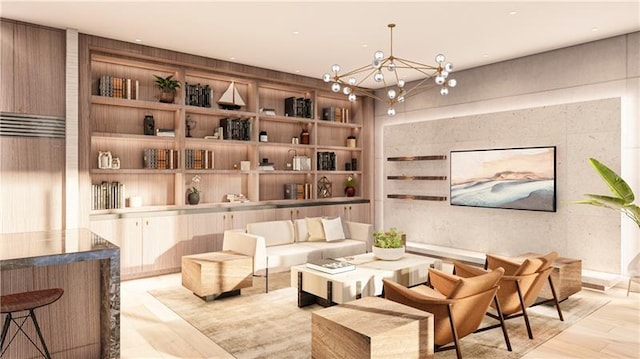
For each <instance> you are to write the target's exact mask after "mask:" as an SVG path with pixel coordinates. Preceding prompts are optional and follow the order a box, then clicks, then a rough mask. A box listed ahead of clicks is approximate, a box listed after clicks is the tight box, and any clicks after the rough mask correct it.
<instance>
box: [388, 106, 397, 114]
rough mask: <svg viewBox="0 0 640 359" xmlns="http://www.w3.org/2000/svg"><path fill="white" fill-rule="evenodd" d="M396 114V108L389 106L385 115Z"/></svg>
mask: <svg viewBox="0 0 640 359" xmlns="http://www.w3.org/2000/svg"><path fill="white" fill-rule="evenodd" d="M395 115H396V109H395V108H393V107H389V109H388V110H387V116H395Z"/></svg>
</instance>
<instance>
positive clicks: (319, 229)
mask: <svg viewBox="0 0 640 359" xmlns="http://www.w3.org/2000/svg"><path fill="white" fill-rule="evenodd" d="M306 220H307V230H308V231H309V239H308V240H309V241H311V242H318V241H324V240H325V234H324V228H323V226H322V220H321V219H320V218H318V217H316V218H306Z"/></svg>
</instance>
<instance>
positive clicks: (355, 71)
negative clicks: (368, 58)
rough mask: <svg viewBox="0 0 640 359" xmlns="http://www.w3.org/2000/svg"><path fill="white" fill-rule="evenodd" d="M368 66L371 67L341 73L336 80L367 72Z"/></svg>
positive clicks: (366, 66) (365, 66)
mask: <svg viewBox="0 0 640 359" xmlns="http://www.w3.org/2000/svg"><path fill="white" fill-rule="evenodd" d="M370 66H371V65H364V66H361V67H358V68H356V69H353V70H350V71H348V72H345V73H343V74H342V75H340V76H338V78H341V77H345V76H351V75H356V74H359V73H361V72H363V71H365V70H368V69H369V67H370Z"/></svg>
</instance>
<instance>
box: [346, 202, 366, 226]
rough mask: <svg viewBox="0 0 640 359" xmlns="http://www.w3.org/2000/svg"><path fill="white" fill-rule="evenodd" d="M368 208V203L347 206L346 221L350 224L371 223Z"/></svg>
mask: <svg viewBox="0 0 640 359" xmlns="http://www.w3.org/2000/svg"><path fill="white" fill-rule="evenodd" d="M369 206H370V204H369V203H357V204H349V205H347V212H348V220H349V221H352V222H360V223H371V219H370V217H371V216H370V207H369Z"/></svg>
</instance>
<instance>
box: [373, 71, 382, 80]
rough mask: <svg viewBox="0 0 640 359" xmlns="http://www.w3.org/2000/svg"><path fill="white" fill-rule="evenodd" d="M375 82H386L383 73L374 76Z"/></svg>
mask: <svg viewBox="0 0 640 359" xmlns="http://www.w3.org/2000/svg"><path fill="white" fill-rule="evenodd" d="M373 80H374V81H375V82H381V81H382V80H384V75H383V74H382V72H376V74H375V75H373Z"/></svg>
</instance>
